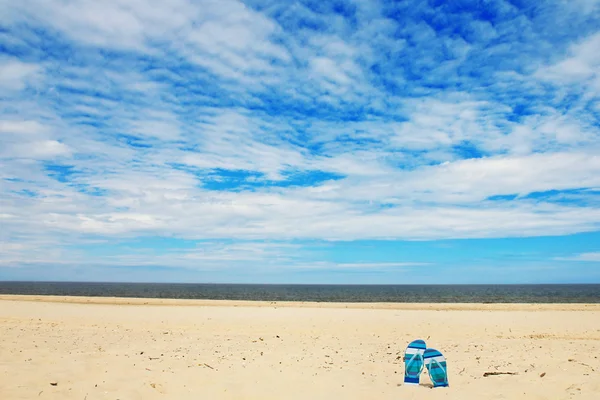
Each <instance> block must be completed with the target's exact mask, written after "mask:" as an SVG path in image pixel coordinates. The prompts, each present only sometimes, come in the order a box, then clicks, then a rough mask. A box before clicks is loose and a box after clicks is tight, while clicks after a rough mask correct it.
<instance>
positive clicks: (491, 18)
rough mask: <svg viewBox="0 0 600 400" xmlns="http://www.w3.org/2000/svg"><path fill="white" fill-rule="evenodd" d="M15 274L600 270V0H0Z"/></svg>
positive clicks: (159, 277)
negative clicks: (396, 0)
mask: <svg viewBox="0 0 600 400" xmlns="http://www.w3.org/2000/svg"><path fill="white" fill-rule="evenodd" d="M0 279H9V280H10V279H23V280H32V279H33V280H79V281H85V280H99V281H155V282H156V281H166V282H256V283H260V282H269V283H274V282H290V283H545V282H547V283H560V282H565V283H600V1H597V0H574V1H516V0H515V1H477V2H475V1H452V2H445V1H429V2H426V1H402V2H395V1H375V0H368V1H366V0H365V1H362V0H356V1H343V2H342V1H297V2H294V3H291V2H277V1H253V0H251V1H245V2H243V1H233V0H218V1H208V0H199V1H192V0H171V1H168V2H165V1H158V0H106V1H103V2H98V1H92V0H36V1H29V0H22V1H18V2H14V1H8V0H6V1H5V0H0Z"/></svg>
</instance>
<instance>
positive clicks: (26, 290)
mask: <svg viewBox="0 0 600 400" xmlns="http://www.w3.org/2000/svg"><path fill="white" fill-rule="evenodd" d="M0 294H29V295H59V296H105V297H145V298H167V299H212V300H263V301H318V302H402V303H406V302H408V303H600V285H599V284H590V285H245V284H183V283H182V284H177V283H89V282H86V283H83V282H82V283H78V282H0Z"/></svg>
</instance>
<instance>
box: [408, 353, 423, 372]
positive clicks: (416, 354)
mask: <svg viewBox="0 0 600 400" xmlns="http://www.w3.org/2000/svg"><path fill="white" fill-rule="evenodd" d="M418 355H419V352H416V353H415V354H413V355H412V357H411V358H410V360H408V361H407V362H406V371H408V367H409V366H410V365H411V364H412V363H413V361H414V360H415V357H416V356H418ZM424 364H425V363H421V369H420V370H419V373H420V372H421V371H423V367H424V366H425V365H424Z"/></svg>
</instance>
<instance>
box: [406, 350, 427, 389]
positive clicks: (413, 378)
mask: <svg viewBox="0 0 600 400" xmlns="http://www.w3.org/2000/svg"><path fill="white" fill-rule="evenodd" d="M426 348H427V346H426V345H425V341H423V340H420V339H419V340H414V341H412V342H410V343H409V344H408V347H407V348H406V351H405V352H404V383H405V384H407V385H418V384H419V377H420V376H421V371H423V366H424V365H425V364H424V362H423V354H424V353H425V349H426Z"/></svg>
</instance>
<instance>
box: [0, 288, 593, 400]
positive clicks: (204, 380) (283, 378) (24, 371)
mask: <svg viewBox="0 0 600 400" xmlns="http://www.w3.org/2000/svg"><path fill="white" fill-rule="evenodd" d="M0 322H1V324H0V338H1V339H0V374H1V376H2V379H1V380H0V399H3V400H5V399H6V400H9V399H79V400H84V399H87V400H92V399H113V400H114V399H121V400H124V399H167V398H168V399H307V398H309V399H417V398H418V399H467V400H468V399H571V398H577V399H598V398H600V379H599V377H600V359H599V357H600V305H598V304H595V305H585V304H577V305H566V304H551V305H535V304H506V305H504V304H341V303H333V304H332V303H279V302H277V303H271V302H230V301H197V300H157V299H112V298H74V297H69V298H67V297H50V296H49V297H42V296H0ZM419 338H420V339H424V340H426V341H427V345H428V347H433V348H436V349H438V350H440V351H441V352H442V353H443V354H444V355H445V356H446V358H447V360H448V369H449V382H450V387H449V388H436V389H431V384H430V381H429V378H428V377H427V374H426V371H425V373H424V375H423V376H422V379H421V382H422V383H421V385H420V386H406V385H404V384H403V383H402V382H403V373H404V366H403V363H402V360H401V356H402V353H403V350H404V348H405V347H406V345H407V344H408V342H410V341H411V340H413V339H419ZM486 372H508V373H511V375H508V374H507V375H492V376H487V377H484V374H485V373H486Z"/></svg>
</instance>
